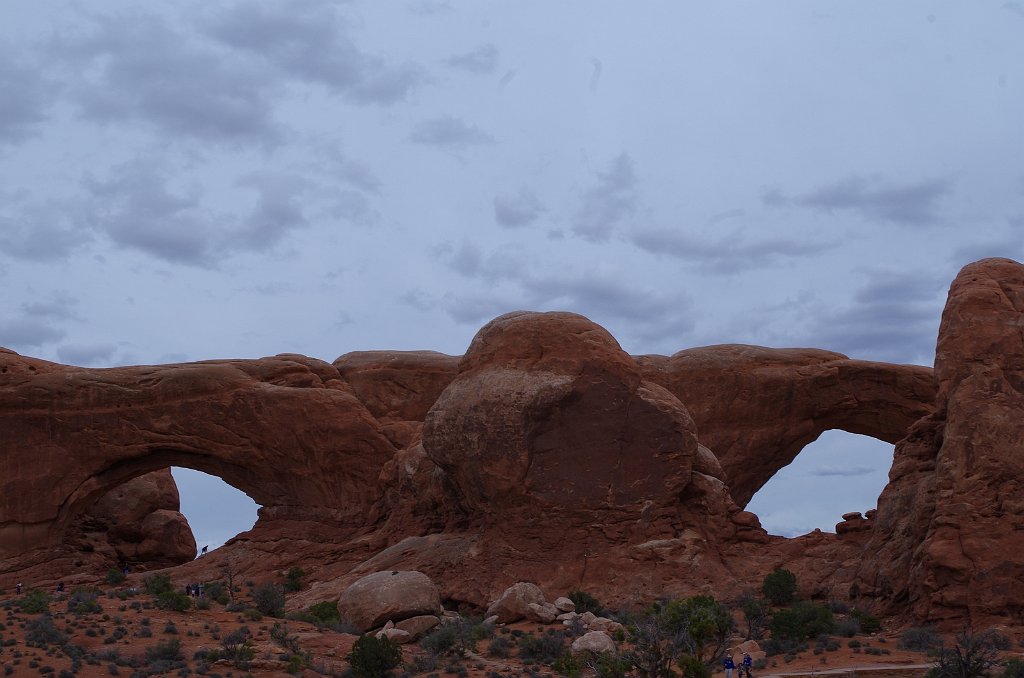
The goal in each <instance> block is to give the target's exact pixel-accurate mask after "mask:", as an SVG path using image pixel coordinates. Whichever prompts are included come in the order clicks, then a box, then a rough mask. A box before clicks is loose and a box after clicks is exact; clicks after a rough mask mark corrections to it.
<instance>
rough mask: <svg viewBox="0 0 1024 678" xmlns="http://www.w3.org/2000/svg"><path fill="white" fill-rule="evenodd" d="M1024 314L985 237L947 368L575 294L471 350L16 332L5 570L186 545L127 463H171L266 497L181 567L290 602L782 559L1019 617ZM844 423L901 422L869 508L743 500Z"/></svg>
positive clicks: (865, 427)
mask: <svg viewBox="0 0 1024 678" xmlns="http://www.w3.org/2000/svg"><path fill="white" fill-rule="evenodd" d="M1022 327H1024V267H1022V266H1021V265H1020V264H1018V263H1016V262H1012V261H1009V260H1002V259H990V260H984V261H981V262H977V263H975V264H972V265H970V266H967V267H965V268H964V270H963V271H962V272H961V273H960V275H959V276H958V277H957V279H956V280H955V281H954V283H953V285H952V287H951V289H950V295H949V301H948V303H947V306H946V310H945V312H944V314H943V318H942V325H941V328H940V332H939V337H938V350H937V355H936V363H935V369H934V371H933V370H932V369H931V368H927V367H920V366H907V365H889V364H884V363H873V362H865V361H859V360H851V359H849V358H847V357H846V356H843V355H841V354H838V353H833V352H829V351H823V350H818V349H770V348H763V347H756V346H739V345H723V346H710V347H703V348H694V349H687V350H684V351H680V352H678V353H676V354H675V355H673V356H639V357H631V356H629V355H627V354H626V353H625V352H623V351H622V349H621V348H620V347H619V345H618V343H617V342H616V341H615V339H614V338H613V337H612V336H611V335H610V334H609V333H608V332H607V331H605V330H604V329H603V328H601V327H600V326H598V325H596V324H594V323H593V322H591V321H589V320H587V319H586V318H584V317H582V316H579V315H575V314H572V313H528V312H515V313H510V314H506V315H504V316H501V317H499V318H496V319H495V320H493V321H492V322H490V323H488V324H487V325H486V326H485V327H484V328H482V329H481V330H480V332H479V333H478V334H477V336H476V337H475V338H474V340H473V342H472V344H471V345H470V347H469V349H468V351H467V352H466V354H465V355H464V356H462V357H461V358H459V357H454V356H446V355H442V354H438V353H433V352H429V351H422V352H388V351H375V352H364V353H349V354H346V355H344V356H342V357H341V358H339V359H338V360H336V361H335V362H334V364H328V363H324V362H321V361H318V360H314V359H312V358H306V357H304V356H297V355H280V356H275V357H272V358H264V359H261V360H230V361H210V362H203V363H189V364H182V365H163V366H141V367H125V368H115V369H105V370H98V369H82V368H76V367H68V366H64V365H57V364H53V363H48V362H45V361H41V360H37V359H33V358H29V357H23V356H20V355H17V354H15V353H12V352H10V351H3V350H0V430H2V431H3V432H4V435H3V436H2V437H0V478H2V481H3V492H2V494H0V587H3V586H5V585H8V584H9V582H10V581H13V578H14V577H17V578H19V579H29V580H30V581H31V580H33V578H34V579H35V580H36V581H40V582H47V581H53V580H55V579H56V578H58V577H61V578H65V579H66V578H68V573H69V572H74V573H76V576H79V577H81V578H82V579H83V580H86V579H87V578H88V577H90V576H91V577H98V576H102V574H103V572H105V571H106V568H107V567H109V566H110V565H111V564H113V562H114V561H115V560H116V559H135V560H136V561H137V562H138V563H139V566H140V567H154V566H161V565H166V564H169V563H172V562H180V560H182V559H185V558H186V557H187V556H188V555H190V553H191V552H192V550H194V543H192V542H191V541H190V540H189V539H188V538H187V537H186V535H185V532H187V529H186V526H185V525H184V523H183V519H180V518H179V517H176V512H175V510H176V501H164V500H162V499H160V497H161V496H162V495H163V493H164V490H166V487H164V488H163V489H161V487H163V486H160V487H157V486H154V485H152V484H150V485H149V486H148V487H147V488H145V489H139V490H138V494H137V491H136V490H133V489H128V488H131V487H133V486H131V485H126V484H125V483H127V482H128V481H131V480H132V479H134V478H138V477H141V476H145V474H148V473H152V472H154V471H158V470H160V469H165V468H166V467H168V466H174V465H176V466H186V467H190V468H195V469H198V470H201V471H205V472H207V473H211V474H214V475H217V476H219V477H221V478H223V479H224V480H226V481H227V482H229V483H231V484H232V485H234V486H235V487H238V488H239V489H242V490H243V491H245V492H246V493H248V494H249V495H250V496H251V497H253V499H255V500H256V501H257V502H258V503H259V504H261V505H262V507H263V508H262V509H261V512H260V518H259V520H258V521H257V523H256V525H255V526H254V527H253V529H252V530H250V531H248V532H245V533H243V534H240V535H238V537H236V538H235V539H234V540H232V541H231V542H230V543H229V544H228V545H227V546H225V547H223V548H220V549H217V550H215V551H214V552H211V553H210V554H208V555H206V556H203V557H202V558H199V559H197V560H195V561H192V562H189V563H186V564H184V565H179V566H177V568H175V569H174V570H173V572H174V573H175V576H177V577H180V578H181V579H183V580H188V581H197V580H202V579H203V578H210V579H213V578H218V577H219V576H220V575H221V574H222V572H223V570H224V569H225V568H230V569H232V570H233V571H235V572H236V573H244V574H245V576H246V577H248V578H257V577H263V578H277V577H279V576H280V573H281V572H282V571H284V570H286V569H287V568H288V567H289V566H292V565H301V566H302V567H303V568H304V569H305V570H306V571H307V572H308V573H309V577H308V580H309V582H310V587H309V588H308V589H305V590H303V591H302V592H300V593H298V594H296V595H295V596H293V597H292V598H291V599H290V602H289V605H290V606H291V607H293V608H299V607H303V606H305V605H308V604H310V603H312V602H317V601H319V600H324V599H337V598H339V597H340V596H341V594H342V592H343V591H345V590H346V589H347V588H348V587H349V586H350V585H352V584H353V582H356V581H357V580H359V579H360V578H362V577H364V576H366V575H370V574H373V573H375V572H390V571H413V570H415V571H418V572H421V573H423V574H424V575H426V576H427V577H429V578H431V579H432V580H433V581H434V582H436V583H437V586H438V587H439V589H440V591H439V595H440V598H441V599H442V601H443V602H444V603H445V604H446V605H450V604H462V603H465V604H469V605H473V606H477V607H478V608H479V609H480V611H483V610H484V608H485V607H486V606H487V604H488V603H489V602H490V601H494V600H496V599H497V598H498V596H499V594H501V592H502V591H504V590H505V589H506V588H508V587H509V586H510V585H511V584H513V583H515V582H520V581H526V582H533V583H535V584H537V585H538V586H540V587H541V588H542V589H543V590H545V591H547V592H549V593H552V594H554V595H558V594H561V593H564V592H567V591H569V590H571V589H574V588H583V589H584V590H588V591H591V592H594V593H595V594H597V595H598V596H599V597H600V598H601V599H602V600H603V601H605V602H608V603H609V604H616V603H620V602H627V601H636V600H642V599H650V598H653V597H655V596H659V595H681V594H692V593H714V594H716V595H718V596H719V597H722V598H735V597H738V596H739V595H742V594H744V593H750V592H754V591H756V589H757V586H758V584H759V582H760V581H761V579H762V578H763V576H764V574H765V573H767V572H769V571H770V570H771V569H772V568H774V567H777V566H785V567H787V568H789V569H791V570H793V571H794V572H796V573H797V576H798V579H799V581H800V584H801V589H802V593H803V594H804V595H810V596H813V597H818V598H822V599H826V598H833V597H835V598H850V599H852V600H853V601H854V602H855V603H856V604H858V605H860V606H863V607H868V608H870V609H872V610H873V611H874V612H876V613H878V614H889V615H893V614H906V615H907V617H908V619H909V618H910V616H911V615H912V616H913V617H914V619H915V621H917V622H926V621H934V622H939V623H943V624H946V625H947V626H950V627H952V626H954V625H955V624H958V623H960V622H962V621H963V620H965V619H972V620H973V619H976V618H977V619H980V618H987V617H992V618H999V617H1004V618H1005V617H1007V616H1014V615H1018V616H1019V615H1022V614H1024V603H1022V602H1021V601H1024V584H1021V582H1022V581H1024V537H1022V536H1021V535H1022V534H1024V500H1022V499H1020V497H1021V495H1022V493H1021V489H1022V488H1021V486H1020V484H1021V482H1022V471H1024V448H1022V447H1021V445H1022V443H1021V441H1022V440H1024V417H1022V416H1021V414H1022V413H1024V338H1022V332H1024V331H1022ZM832 428H837V429H842V430H846V431H850V432H852V433H860V434H865V435H870V436H874V437H876V438H879V439H881V440H885V441H889V442H894V443H896V449H895V458H894V463H893V467H892V469H891V471H890V482H889V484H888V486H887V487H886V488H885V490H884V492H883V493H882V496H881V497H880V499H879V503H878V507H877V510H869V511H866V512H864V513H863V514H860V513H859V511H862V510H864V509H866V508H869V507H863V506H856V507H850V509H851V511H850V512H847V513H845V514H844V515H843V516H842V521H841V522H840V520H839V518H840V517H839V516H837V523H838V525H837V531H836V533H835V534H832V533H823V532H820V531H815V532H812V533H811V534H808V535H804V536H802V537H798V538H795V539H784V538H781V537H773V536H770V535H768V534H767V533H765V531H764V530H763V529H761V526H760V524H759V521H758V519H757V516H755V515H753V514H751V513H748V512H746V511H744V510H742V509H743V506H744V505H745V504H746V503H747V501H748V500H749V499H750V497H751V496H752V495H753V494H754V493H755V492H756V491H757V490H758V489H759V488H760V487H762V486H763V485H764V483H765V482H766V481H767V480H769V479H770V478H771V477H772V476H773V475H774V474H775V473H776V472H777V471H778V470H779V469H780V468H782V467H784V466H785V465H786V464H788V463H790V462H791V461H792V460H793V459H794V458H795V456H796V455H797V454H798V453H799V452H800V450H801V449H802V448H803V447H804V446H806V445H807V444H808V443H810V442H812V441H813V440H815V439H816V438H817V437H818V436H819V435H820V434H821V433H822V432H823V431H826V430H829V429H832ZM135 482H138V481H135ZM111 493H114V494H113V495H112V494H111ZM105 497H106V498H105ZM165 499H166V497H165ZM110 502H113V505H111V504H110ZM118 502H120V503H118ZM133 505H137V506H140V507H141V506H148V507H150V508H148V509H146V510H144V511H143V509H141V508H140V509H139V511H142V513H131V511H132V510H134V509H131V510H130V509H129V508H128V507H129V506H133ZM111 506H113V507H114V508H111ZM129 513H131V515H132V516H135V518H134V519H133V520H130V521H122V522H123V524H119V523H118V521H117V520H115V519H114V516H115V515H117V516H122V515H124V516H128V515H129ZM143 514H145V515H143ZM140 518H141V519H140ZM135 525H138V529H134V526H135ZM101 526H102V529H101ZM90 530H92V531H91V532H90ZM97 535H101V536H97ZM158 545H160V548H157V546H158ZM534 605H535V606H536V608H537V609H532V608H531V612H532V614H535V615H541V614H543V615H548V614H549V613H551V610H549V609H548V608H547V607H546V606H545V605H542V604H541V603H534ZM555 612H558V610H555Z"/></svg>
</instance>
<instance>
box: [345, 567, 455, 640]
mask: <svg viewBox="0 0 1024 678" xmlns="http://www.w3.org/2000/svg"><path fill="white" fill-rule="evenodd" d="M441 612H442V608H441V597H440V595H439V594H438V592H437V586H435V585H434V582H432V581H431V580H430V577H428V576H427V575H425V574H423V573H422V572H400V571H398V570H393V571H390V572H374V573H373V574H369V575H366V576H365V577H362V578H360V579H359V580H358V581H356V582H354V583H353V584H352V585H351V586H349V587H348V588H347V589H345V591H344V592H343V593H342V594H341V597H340V598H338V613H339V614H340V615H341V618H342V620H344V621H346V622H348V623H349V624H351V625H352V626H354V627H355V628H357V629H358V630H359V631H360V633H365V632H367V631H369V630H370V629H375V628H377V627H379V626H381V625H383V624H384V622H389V621H390V622H400V621H402V620H405V619H409V618H411V617H420V616H425V615H429V616H434V617H436V616H437V615H439V614H441Z"/></svg>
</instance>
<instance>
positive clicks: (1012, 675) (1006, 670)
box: [999, 657, 1024, 678]
mask: <svg viewBox="0 0 1024 678" xmlns="http://www.w3.org/2000/svg"><path fill="white" fill-rule="evenodd" d="M999 675H1000V678H1024V659H1017V658H1016V657H1014V658H1011V659H1007V660H1006V662H1005V663H1004V664H1003V672H1002V673H1001V674H999Z"/></svg>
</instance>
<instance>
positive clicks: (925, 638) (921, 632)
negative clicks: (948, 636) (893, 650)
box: [897, 626, 942, 652]
mask: <svg viewBox="0 0 1024 678" xmlns="http://www.w3.org/2000/svg"><path fill="white" fill-rule="evenodd" d="M940 645H942V638H941V637H939V634H938V632H937V631H936V630H935V629H933V628H932V627H930V626H915V627H914V628H909V629H907V630H906V631H904V632H903V635H902V636H900V642H899V643H898V644H897V646H898V647H899V648H900V649H903V650H913V651H914V652H930V651H932V650H934V649H936V648H937V647H939V646H940Z"/></svg>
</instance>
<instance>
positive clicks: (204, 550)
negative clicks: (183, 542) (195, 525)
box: [199, 545, 210, 556]
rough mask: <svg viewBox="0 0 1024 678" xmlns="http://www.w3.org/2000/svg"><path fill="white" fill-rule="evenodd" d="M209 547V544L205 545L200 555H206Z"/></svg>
mask: <svg viewBox="0 0 1024 678" xmlns="http://www.w3.org/2000/svg"><path fill="white" fill-rule="evenodd" d="M208 548H210V546H209V545H206V546H204V547H203V550H202V551H200V552H199V555H201V556H205V555H206V549H208Z"/></svg>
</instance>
